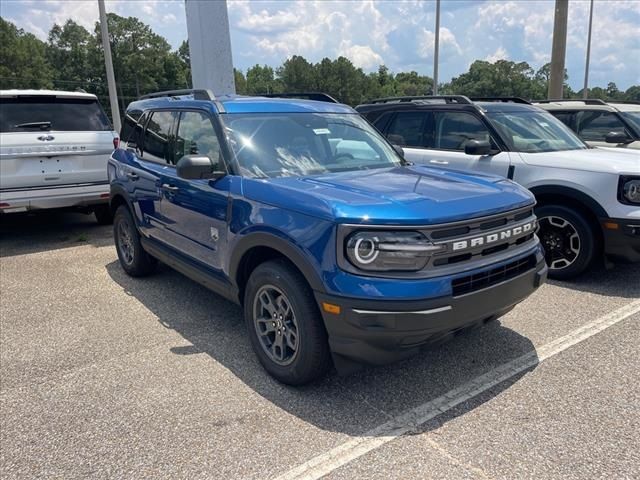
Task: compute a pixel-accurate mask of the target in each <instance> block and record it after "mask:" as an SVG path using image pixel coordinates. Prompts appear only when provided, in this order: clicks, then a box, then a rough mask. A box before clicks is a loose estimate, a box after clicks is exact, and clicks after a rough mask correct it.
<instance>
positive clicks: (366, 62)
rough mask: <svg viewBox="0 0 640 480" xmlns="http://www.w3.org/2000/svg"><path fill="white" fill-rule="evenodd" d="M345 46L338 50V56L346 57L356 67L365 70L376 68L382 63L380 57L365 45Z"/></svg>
mask: <svg viewBox="0 0 640 480" xmlns="http://www.w3.org/2000/svg"><path fill="white" fill-rule="evenodd" d="M346 43H347V42H345V45H344V46H343V47H342V48H341V49H340V50H339V52H338V53H339V55H342V56H343V57H347V58H348V59H349V60H351V62H352V63H353V64H354V65H355V66H356V67H360V68H363V69H365V70H371V69H374V68H377V67H378V65H381V64H383V63H384V61H383V60H382V57H381V56H380V55H379V54H377V53H376V52H374V51H373V50H372V49H371V47H369V46H367V45H351V46H347V45H346Z"/></svg>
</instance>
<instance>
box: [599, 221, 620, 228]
mask: <svg viewBox="0 0 640 480" xmlns="http://www.w3.org/2000/svg"><path fill="white" fill-rule="evenodd" d="M602 225H603V226H604V228H606V229H607V230H618V229H619V228H620V225H618V224H617V223H615V222H603V223H602Z"/></svg>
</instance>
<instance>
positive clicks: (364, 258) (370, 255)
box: [353, 237, 380, 265]
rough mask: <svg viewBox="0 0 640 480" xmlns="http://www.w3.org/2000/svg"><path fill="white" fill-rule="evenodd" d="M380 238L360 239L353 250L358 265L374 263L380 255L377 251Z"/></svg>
mask: <svg viewBox="0 0 640 480" xmlns="http://www.w3.org/2000/svg"><path fill="white" fill-rule="evenodd" d="M377 246H378V237H371V238H362V237H361V238H358V239H357V240H356V243H355V245H354V248H353V255H354V256H355V257H356V260H357V261H358V263H361V264H363V265H368V264H370V263H371V262H373V261H374V260H375V259H376V258H377V257H378V254H379V253H380V252H379V251H378V249H377Z"/></svg>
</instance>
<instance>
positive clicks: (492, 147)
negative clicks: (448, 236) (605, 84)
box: [356, 95, 640, 279]
mask: <svg viewBox="0 0 640 480" xmlns="http://www.w3.org/2000/svg"><path fill="white" fill-rule="evenodd" d="M482 100H484V101H480V99H478V100H477V101H473V100H471V99H469V98H467V97H464V96H461V95H449V96H439V97H433V96H431V97H396V98H383V99H378V100H374V101H372V102H370V103H368V104H366V105H360V106H359V107H357V108H356V110H358V111H359V112H360V113H362V114H363V115H364V116H366V117H367V118H368V119H369V121H371V122H372V123H373V124H374V125H375V126H376V127H377V128H378V129H379V130H380V131H381V132H382V133H383V134H384V135H385V136H386V137H387V138H388V139H389V140H390V141H391V142H392V143H394V144H397V145H400V146H402V147H403V148H404V151H405V157H406V159H407V160H409V161H411V162H415V163H418V164H420V163H422V164H427V165H436V166H442V167H450V168H456V169H468V170H473V171H476V172H483V173H492V174H498V175H502V176H504V177H507V178H509V179H513V180H515V181H516V182H518V183H520V184H521V185H523V186H525V187H527V188H529V189H530V190H531V191H532V192H533V194H534V195H535V196H536V199H537V202H538V204H537V207H536V215H537V217H538V223H539V226H540V229H539V232H538V235H539V237H540V240H541V242H542V244H543V246H544V248H545V255H546V260H547V263H548V265H549V267H550V272H549V275H550V276H551V277H554V278H558V279H569V278H573V277H576V276H577V275H579V274H581V273H582V272H583V271H585V270H586V269H587V268H588V267H589V266H590V265H591V264H592V262H593V261H594V260H595V259H598V258H601V257H602V253H604V254H605V255H606V256H607V258H608V259H610V260H612V261H623V262H626V261H633V262H638V261H640V156H638V155H632V154H629V153H627V152H626V151H618V150H615V149H606V150H605V149H594V148H590V147H588V146H587V145H586V144H585V143H584V142H583V141H582V140H580V139H579V138H578V137H577V136H576V135H575V134H574V133H573V132H572V131H571V130H570V129H569V128H568V127H567V126H566V125H565V124H564V123H562V122H561V121H559V120H558V119H556V118H555V117H554V116H553V115H551V114H550V113H548V112H545V111H544V110H542V109H540V108H538V107H537V106H533V105H531V104H529V102H527V101H525V100H522V99H520V98H494V99H492V98H487V99H482Z"/></svg>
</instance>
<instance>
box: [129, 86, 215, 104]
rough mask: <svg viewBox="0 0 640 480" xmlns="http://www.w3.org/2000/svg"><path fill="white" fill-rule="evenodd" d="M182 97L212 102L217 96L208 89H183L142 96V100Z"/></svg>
mask: <svg viewBox="0 0 640 480" xmlns="http://www.w3.org/2000/svg"><path fill="white" fill-rule="evenodd" d="M181 95H193V99H194V100H211V101H214V100H215V99H216V96H215V95H214V94H213V92H212V91H211V90H208V89H193V88H191V89H189V88H188V89H183V90H166V91H164V92H155V93H148V94H146V95H142V96H141V97H140V100H146V99H148V98H161V97H179V96H181Z"/></svg>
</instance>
